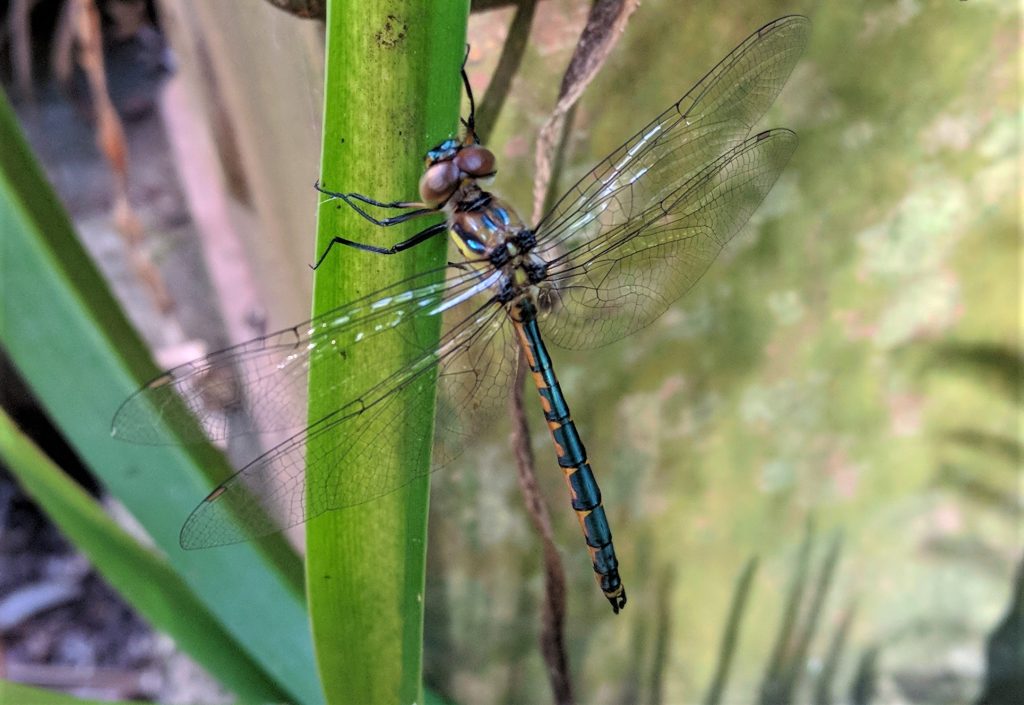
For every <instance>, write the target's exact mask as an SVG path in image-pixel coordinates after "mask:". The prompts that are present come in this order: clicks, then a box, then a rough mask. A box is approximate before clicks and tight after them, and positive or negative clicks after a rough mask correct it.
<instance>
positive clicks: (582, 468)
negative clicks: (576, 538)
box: [513, 299, 626, 614]
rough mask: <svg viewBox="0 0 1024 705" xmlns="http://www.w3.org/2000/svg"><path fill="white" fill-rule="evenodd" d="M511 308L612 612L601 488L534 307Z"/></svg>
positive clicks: (613, 572) (618, 605)
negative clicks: (573, 417)
mask: <svg viewBox="0 0 1024 705" xmlns="http://www.w3.org/2000/svg"><path fill="white" fill-rule="evenodd" d="M515 307H516V308H517V309H518V310H517V311H515V315H513V321H514V323H515V327H516V332H517V333H518V334H519V342H520V344H521V345H522V346H523V351H524V352H525V353H526V359H527V362H528V363H529V365H530V370H531V372H533V380H534V383H535V384H536V385H537V391H538V392H539V393H540V399H541V405H542V406H543V407H544V418H545V419H546V420H547V423H548V429H549V430H550V431H551V437H552V439H553V440H554V441H555V452H556V453H557V454H558V465H559V466H560V467H561V468H562V472H563V473H565V481H566V483H567V484H568V485H569V495H570V497H571V499H572V508H573V509H574V510H575V511H576V516H577V518H578V519H579V522H580V527H581V528H582V529H583V537H584V538H585V539H586V541H587V549H588V550H589V551H590V558H591V561H592V563H593V565H594V573H595V577H596V578H597V584H598V585H599V586H600V587H601V592H603V593H604V596H605V597H606V598H608V601H609V602H610V603H611V605H612V610H614V611H615V613H616V614H617V613H618V611H619V610H620V609H622V607H624V606H625V604H626V590H625V588H623V586H622V579H621V578H620V577H619V561H618V559H617V558H616V557H615V547H614V546H613V545H612V532H611V529H610V528H609V526H608V519H607V517H606V516H605V513H604V507H602V506H601V490H600V488H598V486H597V479H596V478H595V477H594V472H593V470H591V468H590V464H589V463H588V462H587V450H586V448H584V447H583V441H582V440H580V435H579V432H578V431H577V430H576V424H575V423H573V420H572V416H571V414H570V413H569V405H568V404H566V401H565V397H564V396H563V395H562V390H561V387H559V385H558V378H557V377H555V370H554V368H553V367H552V365H551V357H550V356H549V355H548V351H547V348H545V347H544V341H543V340H541V337H540V330H539V328H538V327H537V309H536V308H535V307H534V305H533V303H532V302H531V301H530V300H529V299H522V300H520V301H519V302H517V303H516V304H515Z"/></svg>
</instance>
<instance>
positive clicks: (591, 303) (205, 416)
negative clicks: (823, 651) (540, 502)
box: [113, 16, 810, 614]
mask: <svg viewBox="0 0 1024 705" xmlns="http://www.w3.org/2000/svg"><path fill="white" fill-rule="evenodd" d="M809 30H810V22H809V20H808V19H807V18H805V17H801V16H787V17H782V18H780V19H777V20H775V21H773V22H770V23H768V24H766V25H764V26H763V27H761V28H760V29H758V30H757V31H756V32H754V33H753V34H752V35H750V36H749V37H748V38H747V39H746V40H744V41H743V42H742V43H741V44H740V45H739V46H737V47H736V48H735V49H734V50H733V51H732V52H730V53H729V54H728V55H727V56H726V57H725V58H724V59H722V61H720V62H719V63H718V64H717V65H716V66H715V67H714V68H712V69H711V70H710V71H709V72H708V73H707V74H706V75H705V76H704V77H703V78H702V79H701V80H700V81H698V82H697V84H696V85H695V86H694V87H693V88H692V89H690V90H689V91H688V92H687V93H686V94H685V95H683V97H682V98H680V99H679V100H678V101H676V102H675V103H673V104H672V105H671V106H669V107H668V109H667V110H665V111H664V112H663V113H661V114H660V115H658V116H657V117H656V118H654V120H652V121H651V122H650V123H649V124H647V125H646V126H644V127H642V128H641V129H640V130H639V131H638V132H636V134H634V135H633V136H632V137H630V138H629V139H628V140H626V142H625V143H624V144H622V146H620V147H619V148H618V149H616V150H615V151H613V152H612V153H611V154H609V155H608V156H607V157H606V158H605V159H603V160H602V161H601V162H599V163H598V164H597V165H596V166H595V167H593V168H592V169H591V170H590V171H589V172H588V173H586V174H585V175H584V176H583V177H582V178H581V179H580V180H579V181H578V182H577V183H576V184H575V185H574V186H573V187H572V188H570V189H569V191H568V192H567V193H565V195H563V196H562V197H561V199H559V200H558V201H557V202H556V204H555V205H554V207H553V208H552V209H551V210H550V212H549V213H547V215H545V216H544V217H543V218H542V219H541V220H540V222H538V223H537V224H536V225H534V226H533V227H528V226H527V225H526V224H524V222H523V221H522V220H521V219H520V218H519V216H517V215H516V213H515V211H514V210H513V208H512V207H511V206H510V205H508V204H507V203H506V202H505V201H503V200H502V199H501V198H499V197H498V196H495V195H494V194H492V193H489V192H487V191H485V190H484V189H483V188H482V187H481V185H480V183H479V182H480V180H481V179H484V178H489V177H492V176H494V174H495V173H496V171H497V169H496V159H495V156H494V154H493V152H491V151H490V150H488V149H487V148H485V147H484V146H483V145H482V144H481V142H480V139H479V137H478V136H477V134H476V131H475V119H474V118H475V104H474V102H473V97H472V91H471V89H470V86H469V80H468V77H467V76H466V72H465V68H464V67H463V69H462V80H463V83H464V85H465V88H466V91H467V94H468V98H469V110H470V112H469V117H468V118H467V119H464V120H462V123H463V128H464V129H463V130H462V131H461V133H462V134H461V135H460V136H458V137H453V138H449V139H447V140H445V141H444V142H442V143H441V144H439V145H437V146H436V147H434V148H433V149H430V150H429V151H428V152H427V153H426V157H425V170H424V172H423V176H422V178H421V180H420V183H419V196H420V198H419V200H417V201H382V200H378V199H374V198H371V197H368V196H364V195H361V194H358V193H345V192H340V191H330V190H328V189H326V188H325V187H323V186H322V185H320V184H319V183H318V185H317V188H318V189H319V190H320V191H321V192H322V193H324V194H326V195H327V196H328V198H329V199H340V201H341V202H342V203H344V204H346V205H347V206H348V207H351V208H352V209H353V210H354V211H355V212H357V213H358V214H359V215H360V216H362V217H363V218H365V219H366V220H367V221H369V222H370V223H372V224H374V225H375V226H380V227H384V228H386V227H389V226H392V225H395V224H397V223H402V222H406V221H409V220H413V219H416V218H421V217H424V216H430V215H436V214H443V215H444V221H443V222H440V223H438V224H436V225H431V226H430V227H427V228H425V229H423V230H422V231H420V232H419V233H417V234H416V235H414V236H412V237H411V238H409V239H407V240H404V241H402V242H399V243H397V244H395V245H393V246H391V247H387V248H384V247H378V246H374V245H370V244H366V243H362V242H357V241H355V240H350V239H347V238H342V237H335V238H334V239H333V240H332V241H331V243H330V244H329V246H328V247H327V248H325V250H324V252H323V253H322V255H321V256H320V258H319V260H318V261H317V266H318V265H319V264H320V263H321V262H323V261H324V258H326V257H327V256H328V254H329V253H330V251H331V250H332V248H334V247H342V248H354V249H357V250H362V251H365V252H369V253H374V254H378V255H389V256H390V255H398V254H399V253H401V252H403V251H406V250H409V249H411V248H413V247H415V246H416V245H418V244H420V243H423V242H426V241H427V240H429V239H431V238H433V237H435V236H437V235H442V234H448V236H449V237H450V238H451V240H452V242H453V243H454V246H455V247H456V248H457V250H458V251H459V253H460V254H461V257H462V261H460V262H458V263H449V264H448V265H446V266H445V267H442V268H440V269H433V270H430V271H426V272H423V273H420V274H418V275H416V276H413V277H411V278H408V279H405V280H403V281H399V282H396V283H394V284H392V285H390V286H386V287H384V288H383V289H380V290H379V291H376V292H374V293H372V294H369V295H366V296H364V297H361V298H358V299H357V300H354V301H351V302H349V303H347V304H344V305H342V306H340V307H338V308H336V309H334V310H332V311H329V312H327V313H324V314H322V315H319V316H317V317H315V318H313V319H312V320H309V321H306V322H304V323H300V324H298V325H296V326H293V327H292V328H288V329H285V330H282V331H278V332H276V333H272V334H269V335H266V336H262V337H259V338H256V339H254V340H251V341H249V342H246V343H242V344H240V345H235V346H233V347H229V348H227V349H224V350H221V351H218V352H214V353H211V354H209V355H207V356H205V357H202V358H199V359H197V360H195V361H193V362H190V363H187V364H184V365H181V366H179V367H175V368H173V369H171V370H168V371H166V372H164V373H163V374H161V375H160V376H159V377H157V378H156V379H154V380H152V381H151V382H149V383H148V384H146V385H145V386H144V387H143V388H142V389H140V390H139V391H137V392H136V393H135V394H134V395H133V396H131V397H129V398H128V399H127V400H126V401H125V402H124V403H123V404H122V406H121V407H120V409H119V410H118V411H117V413H116V415H115V418H114V421H113V434H114V436H115V437H117V438H121V439H125V440H129V441H133V442H137V443H154V444H155V443H161V442H166V441H164V439H163V438H162V435H161V432H160V431H158V430H157V429H158V428H160V427H166V426H170V427H171V428H174V429H176V430H177V432H178V437H177V438H178V440H179V441H180V440H184V441H186V442H188V441H192V440H196V441H199V440H202V439H205V438H212V439H214V440H220V439H226V438H227V437H228V436H230V435H233V434H240V433H265V432H267V431H283V430H294V431H295V434H294V435H292V436H290V437H289V438H288V439H287V440H285V441H283V442H282V443H280V444H278V445H277V446H275V447H274V448H272V449H270V450H269V451H267V452H266V453H264V454H263V455H261V456H259V457H258V458H256V459H255V460H253V461H252V462H250V463H249V464H248V465H246V466H245V467H243V468H242V469H241V470H239V471H238V472H237V473H236V474H234V475H233V476H231V477H230V478H229V479H228V480H227V481H225V482H224V483H222V484H221V485H219V486H218V487H217V488H216V489H214V490H213V491H212V492H211V493H210V494H209V495H208V496H207V497H206V498H205V499H203V500H202V502H201V503H200V504H199V505H198V506H197V507H196V509H195V510H194V511H193V512H192V514H191V515H190V516H189V517H188V519H187V520H186V521H185V523H184V526H183V528H182V530H181V536H180V543H181V546H182V547H183V548H185V549H193V548H203V547H210V546H218V545H225V544H232V543H237V542H242V541H247V540H250V539H253V538H256V537H260V536H264V535H267V534H270V533H273V532H277V531H279V530H281V529H283V528H286V527H289V526H294V525H297V524H300V523H302V522H304V521H306V520H308V519H310V518H311V517H315V516H317V515H319V514H322V513H324V512H327V511H332V510H339V509H343V508H345V507H351V506H354V505H357V504H362V503H364V502H367V501H370V500H373V499H375V498H378V497H381V496H383V495H385V494H388V493H390V492H393V491H395V490H397V489H398V488H400V487H403V486H404V485H406V484H408V483H410V482H412V481H413V480H414V479H416V478H417V477H421V476H422V475H423V474H426V473H428V472H431V471H432V470H435V469H437V468H439V467H443V466H445V465H447V464H449V463H450V462H451V461H452V460H453V459H454V458H455V457H456V456H457V455H458V454H459V453H460V452H461V450H462V449H464V448H465V447H467V446H469V445H472V444H473V443H474V441H475V440H476V439H477V438H478V436H479V434H480V431H481V430H482V429H483V428H485V427H487V426H488V425H489V424H491V423H492V422H493V420H494V419H495V417H496V416H497V415H498V414H500V412H501V410H502V408H503V405H504V404H505V403H506V402H507V399H508V396H509V394H510V393H511V390H512V384H513V380H514V379H515V376H516V370H517V364H518V360H519V354H520V351H522V353H523V355H524V359H525V361H526V363H527V364H528V365H529V369H530V371H531V372H532V377H533V381H534V383H535V385H536V387H537V392H538V394H539V397H540V403H541V406H542V408H543V411H544V418H545V420H546V422H547V426H548V429H549V431H550V435H551V437H552V440H553V441H554V446H555V453H556V459H557V463H558V466H559V468H561V470H562V472H563V473H564V477H565V481H566V483H567V485H568V488H569V494H570V498H571V506H572V509H573V511H574V512H575V513H576V515H577V517H578V519H579V523H580V526H581V527H582V530H583V536H584V539H585V542H586V546H587V549H588V551H589V554H590V559H591V564H592V567H593V571H594V575H595V578H596V580H597V584H598V586H599V587H600V589H601V592H602V593H603V594H604V596H605V597H606V598H607V600H608V602H609V603H610V604H611V607H612V610H613V611H614V612H615V613H616V614H617V613H618V612H619V611H620V610H621V609H622V608H623V607H624V606H625V604H626V590H625V587H624V585H623V582H622V577H621V575H620V573H619V561H618V557H617V555H616V552H615V548H614V545H613V543H612V534H611V530H610V527H609V522H608V517H607V515H606V513H605V510H604V505H603V501H602V496H601V491H600V489H599V486H598V483H597V479H596V477H595V474H594V471H593V469H592V467H591V464H590V459H589V456H588V455H587V451H586V448H585V447H584V444H583V441H582V440H581V436H580V433H579V431H578V429H577V427H576V424H575V423H574V421H573V418H572V415H571V413H570V411H569V406H568V403H567V402H566V398H565V395H564V394H563V392H562V389H561V387H560V385H559V382H558V377H557V376H556V374H555V370H554V367H553V364H552V358H551V356H550V354H549V351H548V349H547V347H546V342H545V341H550V342H552V343H554V344H555V345H556V346H558V347H561V348H568V349H575V350H583V349H590V348H596V347H600V346H604V345H608V344H609V343H612V342H614V341H617V340H620V339H622V338H624V337H626V336H628V335H630V334H632V333H634V332H636V331H638V330H639V329H641V328H643V327H645V326H647V325H648V324H650V323H651V322H652V321H654V320H655V319H656V318H658V317H659V316H660V315H661V314H662V313H663V312H664V311H665V310H666V309H667V308H668V307H669V306H670V305H671V304H672V303H673V302H674V301H675V300H677V299H678V298H679V297H681V296H682V295H683V294H684V293H685V292H686V291H688V290H689V289H690V288H691V287H692V286H693V285H694V284H695V283H696V282H697V281H698V280H699V279H700V278H701V276H702V275H703V274H704V273H705V271H706V270H707V269H708V267H709V266H710V265H711V263H712V262H713V261H714V260H715V258H716V257H717V256H718V254H719V253H720V252H721V251H722V249H723V248H724V247H725V246H726V244H727V243H728V242H729V241H730V240H731V239H732V238H733V237H734V235H736V233H737V232H738V231H739V230H740V229H741V228H742V226H743V225H744V224H745V223H746V221H747V220H748V219H749V218H750V216H751V214H752V213H753V212H754V210H755V209H756V208H757V207H758V206H759V205H760V203H761V202H762V201H763V199H764V198H765V196H766V195H767V193H768V192H769V190H770V189H771V188H772V186H773V184H774V183H775V181H776V179H777V178H778V176H779V174H780V173H781V172H782V170H783V169H784V167H785V166H786V164H787V162H788V161H789V159H790V156H791V155H792V154H793V151H794V149H795V148H796V143H797V140H796V135H795V134H794V133H793V132H791V131H789V130H787V129H769V130H766V131H762V132H758V133H756V134H753V135H751V134H750V133H751V131H752V129H753V127H754V125H755V124H756V123H757V122H758V121H759V120H760V119H761V117H762V116H763V115H764V113H765V112H766V110H767V109H768V108H769V106H771V104H772V103H773V102H774V100H775V98H776V96H777V95H778V94H779V92H780V91H781V89H782V87H783V85H784V84H785V83H786V81H787V80H788V78H789V76H790V74H791V73H792V71H793V68H794V66H795V64H796V63H797V61H798V59H799V57H800V55H801V54H802V52H803V50H804V48H805V46H806V44H807V41H808V36H809ZM372 208H379V209H393V210H396V211H400V213H399V214H398V215H395V216H391V217H387V218H376V217H374V216H373V215H371V213H370V210H371V209H372ZM438 317H440V318H441V324H442V325H441V331H442V333H441V336H440V340H438V339H437V338H435V339H434V340H433V341H423V340H420V339H419V338H418V336H417V335H416V333H415V332H414V330H415V329H416V326H415V325H414V323H416V322H417V321H420V322H422V321H424V320H427V319H433V320H436V319H437V318H438ZM368 341H378V342H381V343H384V344H385V345H383V346H382V349H400V350H401V351H402V352H401V353H397V352H396V353H394V356H393V357H388V356H387V355H385V356H384V357H383V358H381V359H380V360H379V364H377V365H375V369H374V370H372V371H370V372H368V373H366V374H367V377H366V378H365V379H361V380H359V384H358V385H357V387H358V388H360V389H361V391H360V393H359V394H358V395H352V394H351V393H349V395H348V396H347V397H346V396H342V392H341V391H340V390H339V389H337V388H335V387H336V386H337V385H336V384H335V385H331V384H325V385H319V386H314V387H312V388H310V387H309V385H308V373H309V369H310V366H311V365H314V364H337V365H344V364H345V362H344V361H345V357H346V354H347V352H348V351H350V350H352V349H354V348H355V347H356V346H359V345H365V344H366V343H367V342H368ZM398 341H401V345H386V343H389V342H398ZM410 350H411V351H412V352H411V353H410V352H409V351H410ZM429 385H436V390H437V392H436V395H430V394H429V393H428V394H424V393H423V392H424V391H425V390H426V389H427V387H428V386H429ZM427 391H429V390H427ZM304 400H306V401H309V400H314V401H316V400H320V401H323V400H331V401H332V402H334V403H333V405H332V406H331V407H329V408H333V409H334V410H333V411H331V412H330V413H328V414H326V415H325V416H323V417H322V418H319V419H315V420H312V421H311V419H310V418H308V416H307V405H306V401H304ZM424 400H430V401H424ZM182 402H183V403H182ZM426 404H430V405H431V408H429V409H426V408H424V406H425V405H426ZM225 408H229V409H230V408H234V409H244V411H245V413H244V414H241V415H235V417H234V420H233V421H232V422H231V423H229V417H228V415H226V414H225V412H224V409H225ZM317 408H325V407H324V405H323V403H321V404H319V405H318V406H317ZM424 412H428V413H429V412H433V413H434V419H435V423H434V427H433V429H429V428H426V429H425V428H421V427H420V426H422V424H421V423H419V424H417V423H416V421H415V420H416V419H422V418H424ZM239 416H240V417H241V421H239V418H238V417H239ZM196 421H198V423H196ZM396 430H400V431H401V433H403V434H407V435H409V436H411V437H413V438H417V439H420V440H423V441H427V440H429V441H430V442H432V443H433V460H432V463H431V466H430V467H429V468H421V469H420V470H418V471H416V470H410V469H408V468H407V467H406V466H405V465H404V464H402V463H396V462H392V461H394V460H395V459H396V457H397V455H396V454H397V452H398V451H397V450H396V449H394V448H392V447H390V445H389V444H386V443H382V442H380V440H379V439H380V438H382V437H383V436H384V435H385V434H387V433H389V432H395V431H396ZM307 468H309V469H314V468H315V469H316V470H317V472H315V473H313V472H310V473H309V475H308V476H307V472H306V470H307ZM396 468H402V469H396Z"/></svg>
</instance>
